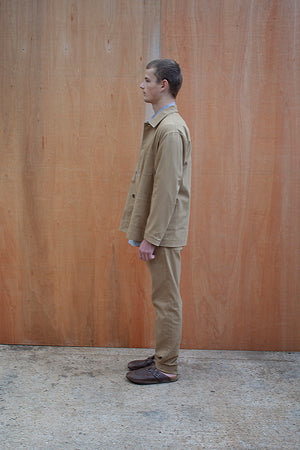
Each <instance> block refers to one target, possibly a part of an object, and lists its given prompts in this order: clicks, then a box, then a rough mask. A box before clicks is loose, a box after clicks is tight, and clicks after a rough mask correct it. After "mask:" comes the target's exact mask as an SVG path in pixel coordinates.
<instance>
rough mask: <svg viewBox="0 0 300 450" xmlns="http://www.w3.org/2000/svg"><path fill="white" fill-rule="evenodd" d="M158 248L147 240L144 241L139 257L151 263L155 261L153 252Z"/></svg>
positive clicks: (140, 247)
mask: <svg viewBox="0 0 300 450" xmlns="http://www.w3.org/2000/svg"><path fill="white" fill-rule="evenodd" d="M155 248H156V246H155V245H153V244H150V242H148V241H145V239H144V240H143V241H142V243H141V245H140V246H139V257H140V259H142V260H143V261H151V259H154V258H155V256H154V255H153V252H154V250H155Z"/></svg>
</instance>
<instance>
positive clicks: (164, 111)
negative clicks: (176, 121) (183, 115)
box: [146, 102, 177, 128]
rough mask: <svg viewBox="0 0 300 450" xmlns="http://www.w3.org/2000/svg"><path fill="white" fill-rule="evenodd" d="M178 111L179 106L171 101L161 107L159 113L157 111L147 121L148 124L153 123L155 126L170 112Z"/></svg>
mask: <svg viewBox="0 0 300 450" xmlns="http://www.w3.org/2000/svg"><path fill="white" fill-rule="evenodd" d="M174 112H177V106H176V103H175V102H172V103H169V104H168V105H166V106H164V107H163V108H161V109H160V110H159V111H157V113H155V114H154V115H153V116H152V117H151V119H150V120H149V121H148V122H146V123H147V124H149V125H151V126H152V127H153V128H155V127H156V126H157V125H158V124H159V122H161V121H162V119H163V118H164V117H166V116H167V115H168V114H170V113H174Z"/></svg>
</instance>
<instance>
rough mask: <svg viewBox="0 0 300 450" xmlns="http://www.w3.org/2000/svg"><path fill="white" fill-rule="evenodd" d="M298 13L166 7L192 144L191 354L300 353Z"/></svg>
mask: <svg viewBox="0 0 300 450" xmlns="http://www.w3.org/2000/svg"><path fill="white" fill-rule="evenodd" d="M299 6H300V4H299V2H297V1H284V2H277V1H271V2H260V1H236V0H232V1H230V0H228V1H218V0H217V1H193V0H188V1H186V2H184V3H183V2H181V1H176V0H174V1H173V0H171V1H163V2H162V16H163V17H164V19H165V20H163V21H162V43H163V46H162V54H163V55H169V56H170V57H172V58H175V59H178V61H180V62H181V63H182V66H183V69H184V75H185V80H184V86H183V89H182V93H181V96H180V99H179V102H178V103H179V106H180V109H181V111H182V113H183V115H184V116H185V117H186V119H187V122H188V123H189V125H190V127H191V130H192V137H193V164H194V167H193V206H192V217H191V238H190V245H189V247H188V249H187V250H186V253H185V260H184V267H185V276H184V278H183V282H182V285H183V291H184V297H185V308H184V311H185V313H184V314H185V316H184V333H183V336H184V337H183V345H184V346H186V347H189V346H191V345H192V346H195V347H197V348H207V347H208V348H228V349H229V348H240V349H260V350H262V349H269V350H275V349H299V347H300V335H299V327H298V323H299V317H300V314H299V313H300V310H299V300H300V284H299V283H300V277H299V273H300V234H299V229H300V185H299V179H300V173H299V168H300V154H299V126H297V124H298V122H297V120H299V112H300V103H299V102H300V100H299V87H300V78H299V77H300V71H299V52H300V49H299V42H300V40H299V38H300V36H299V31H300V30H299V26H297V24H299V18H300V16H299V14H300V9H299ZM183 18H184V19H183ZM297 117H298V119H297ZM195 319H196V320H195Z"/></svg>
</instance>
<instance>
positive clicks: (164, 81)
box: [161, 79, 169, 91]
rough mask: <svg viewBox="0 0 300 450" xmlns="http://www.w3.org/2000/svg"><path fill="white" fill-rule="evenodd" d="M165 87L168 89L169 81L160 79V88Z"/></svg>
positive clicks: (163, 88) (164, 88)
mask: <svg viewBox="0 0 300 450" xmlns="http://www.w3.org/2000/svg"><path fill="white" fill-rule="evenodd" d="M167 89H169V82H168V80H166V79H164V80H162V81H161V90H162V91H165V90H167Z"/></svg>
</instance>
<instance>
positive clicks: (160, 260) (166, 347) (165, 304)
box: [147, 247, 182, 374]
mask: <svg viewBox="0 0 300 450" xmlns="http://www.w3.org/2000/svg"><path fill="white" fill-rule="evenodd" d="M181 250H182V247H178V248H177V247H176V248H174V247H157V248H156V250H155V253H154V254H155V259H152V260H151V261H149V262H147V266H148V267H149V270H150V273H151V277H152V303H153V306H154V308H155V311H156V318H155V366H156V367H157V369H158V370H161V371H163V372H166V373H172V374H177V358H178V352H179V347H180V341H181V328H182V302H181V296H180V290H179V282H180V267H181V264H180V263H181V258H180V252H181Z"/></svg>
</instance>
